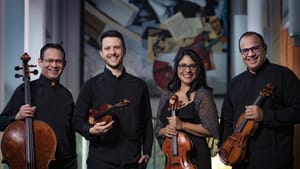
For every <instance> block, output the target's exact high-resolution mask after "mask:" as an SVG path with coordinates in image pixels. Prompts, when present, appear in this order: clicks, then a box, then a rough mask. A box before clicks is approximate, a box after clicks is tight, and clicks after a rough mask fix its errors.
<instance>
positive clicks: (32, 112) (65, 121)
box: [0, 43, 77, 169]
mask: <svg viewBox="0 0 300 169" xmlns="http://www.w3.org/2000/svg"><path fill="white" fill-rule="evenodd" d="M65 57H66V56H65V51H64V49H63V47H62V46H61V45H60V44H56V43H48V44H45V45H44V46H43V47H42V48H41V50H40V58H39V60H38V65H39V67H40V68H41V71H42V72H41V75H40V77H39V79H37V80H34V81H31V82H30V92H31V93H30V95H31V105H29V104H25V94H24V90H25V89H24V88H25V87H24V83H23V84H21V85H20V86H19V87H18V88H17V89H16V90H15V91H14V93H13V95H12V97H11V98H10V100H9V102H8V104H7V105H6V107H5V108H4V110H3V111H2V113H1V115H0V130H1V131H3V130H4V129H5V128H6V127H7V126H8V125H9V124H10V123H12V122H15V121H16V120H24V119H25V118H27V117H33V118H34V119H37V120H41V121H44V122H46V123H47V124H48V125H49V126H50V127H51V128H52V129H53V130H54V132H55V135H56V139H57V148H56V152H55V160H54V161H51V162H50V164H49V169H62V168H64V169H77V159H76V144H75V132H74V131H73V130H72V128H71V119H72V115H73V109H74V101H73V97H72V94H71V93H70V91H69V90H68V89H67V88H65V87H64V86H63V85H62V84H60V83H59V79H60V76H61V74H62V72H63V70H64V68H65V65H66V58H65Z"/></svg>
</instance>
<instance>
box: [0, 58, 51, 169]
mask: <svg viewBox="0 0 300 169" xmlns="http://www.w3.org/2000/svg"><path fill="white" fill-rule="evenodd" d="M21 60H23V67H21V68H20V67H16V68H15V69H16V70H20V69H22V70H23V76H21V75H18V74H17V75H16V77H23V80H24V90H25V92H24V93H25V104H29V105H31V97H30V82H29V79H30V78H29V77H30V76H29V74H30V73H34V74H37V71H32V72H31V71H29V67H34V66H33V65H28V61H29V60H30V57H29V55H28V54H27V53H24V54H23V56H22V57H21ZM55 151H56V135H55V133H54V131H53V129H52V128H51V127H50V126H49V125H48V124H46V123H45V122H42V121H39V120H33V118H32V117H26V118H25V119H24V120H16V121H14V122H13V123H11V124H9V125H8V126H7V127H6V129H5V130H4V133H3V136H2V140H1V152H2V155H3V159H2V162H4V163H7V164H8V165H9V168H10V169H48V165H49V162H50V161H51V160H54V159H55Z"/></svg>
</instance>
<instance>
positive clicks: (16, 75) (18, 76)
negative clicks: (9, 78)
mask: <svg viewBox="0 0 300 169" xmlns="http://www.w3.org/2000/svg"><path fill="white" fill-rule="evenodd" d="M20 77H23V76H22V75H20V74H15V78H20Z"/></svg>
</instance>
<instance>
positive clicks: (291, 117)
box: [220, 32, 300, 169]
mask: <svg viewBox="0 0 300 169" xmlns="http://www.w3.org/2000/svg"><path fill="white" fill-rule="evenodd" d="M239 49H240V53H241V58H242V60H243V62H244V64H245V65H246V66H247V70H246V71H244V72H242V73H241V74H239V75H237V76H236V77H234V78H233V79H232V80H231V82H230V83H229V86H228V89H227V93H226V95H225V97H224V102H223V106H222V114H221V123H220V127H221V130H220V133H221V135H220V137H221V145H222V146H224V145H223V144H222V143H224V142H226V139H229V138H233V137H229V136H232V134H233V133H237V132H238V130H236V126H241V125H240V123H241V122H240V121H238V119H239V118H240V117H241V118H242V119H246V120H245V121H246V122H247V120H248V121H254V122H255V123H257V124H258V126H257V128H256V130H254V131H255V132H254V133H253V135H250V136H244V138H246V137H249V139H248V141H247V142H244V141H245V140H238V139H239V138H237V139H236V140H235V141H236V142H234V143H238V142H239V141H241V142H244V143H246V147H245V150H246V154H245V157H244V158H243V160H241V162H238V163H234V164H231V165H232V168H233V169H266V168H268V169H292V168H293V134H294V124H296V123H299V122H300V82H299V79H298V78H297V76H296V75H295V74H294V73H293V72H292V71H291V70H289V69H288V68H286V67H283V66H280V65H276V64H272V63H270V61H269V60H268V59H267V57H266V54H267V45H266V44H265V42H264V39H263V37H262V36H261V35H260V34H258V33H256V32H245V33H244V34H243V35H242V36H241V37H240V40H239ZM267 84H272V85H273V86H274V89H272V90H271V94H270V95H269V96H268V97H267V98H265V99H264V101H263V102H261V103H260V104H257V103H256V99H257V98H258V96H259V95H260V94H261V93H262V92H264V89H265V88H266V86H267ZM242 113H244V114H242ZM253 128H254V127H253ZM243 130H246V129H242V130H241V131H243ZM239 134H240V133H239ZM241 135H242V134H241ZM246 139H247V138H246ZM222 146H221V150H222V148H223V147H222ZM241 151H244V150H241ZM223 153H224V152H223ZM226 155H227V154H222V151H220V156H221V160H222V161H223V162H224V163H226V164H228V163H227V162H228V161H226V160H227V159H226V158H224V157H226ZM222 157H223V159H222Z"/></svg>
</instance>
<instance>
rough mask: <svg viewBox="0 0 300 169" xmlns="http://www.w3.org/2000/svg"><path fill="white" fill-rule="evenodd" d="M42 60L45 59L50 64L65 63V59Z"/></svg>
mask: <svg viewBox="0 0 300 169" xmlns="http://www.w3.org/2000/svg"><path fill="white" fill-rule="evenodd" d="M42 61H45V62H46V63H48V64H50V63H57V64H60V65H62V64H63V63H64V60H62V59H42Z"/></svg>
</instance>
